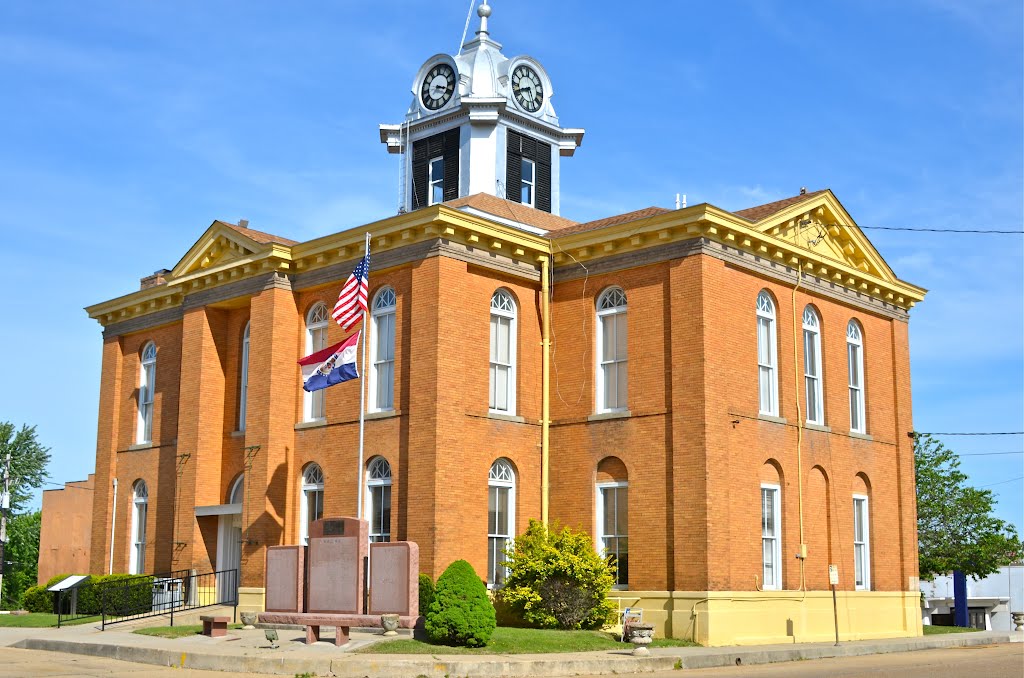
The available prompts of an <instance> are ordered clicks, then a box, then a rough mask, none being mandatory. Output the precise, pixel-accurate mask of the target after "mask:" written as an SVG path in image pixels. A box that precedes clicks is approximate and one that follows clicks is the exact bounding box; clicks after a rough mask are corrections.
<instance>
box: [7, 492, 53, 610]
mask: <svg viewBox="0 0 1024 678" xmlns="http://www.w3.org/2000/svg"><path fill="white" fill-rule="evenodd" d="M42 519H43V514H42V512H41V511H32V512H30V513H22V514H21V515H17V516H14V517H13V518H11V519H10V521H9V522H8V523H7V546H6V548H5V549H4V560H5V561H6V562H7V563H9V564H8V565H5V567H4V583H3V592H2V594H0V598H2V600H3V604H4V607H6V608H11V609H13V608H15V607H17V606H18V605H19V603H20V601H21V595H22V594H23V593H24V592H25V590H26V589H27V588H28V587H30V586H33V585H35V583H36V578H37V577H38V573H39V527H40V525H41V524H42Z"/></svg>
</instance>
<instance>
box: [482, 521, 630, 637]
mask: <svg viewBox="0 0 1024 678" xmlns="http://www.w3.org/2000/svg"><path fill="white" fill-rule="evenodd" d="M505 555H506V557H507V560H506V561H505V565H506V567H507V568H508V576H507V577H506V578H505V586H504V587H503V588H502V589H501V592H500V596H501V599H502V601H503V602H505V603H507V604H508V605H509V607H511V608H512V610H513V611H515V612H516V614H518V615H520V616H521V617H522V619H523V621H525V622H527V623H528V624H532V625H534V626H539V627H542V628H563V629H580V628H583V629H593V628H600V627H602V626H604V625H605V624H608V623H609V622H610V621H611V620H612V618H613V617H614V615H615V607H614V606H613V605H612V603H611V602H609V601H608V593H609V591H611V588H612V584H613V583H614V581H615V578H614V577H613V576H612V575H613V566H612V565H609V563H608V562H606V561H605V560H603V559H602V558H601V557H600V556H599V555H598V554H597V552H596V551H595V550H594V542H593V540H592V539H591V537H590V535H588V534H587V533H586V532H573V531H572V530H570V529H569V528H563V529H562V530H552V531H548V529H547V528H546V527H545V526H544V524H543V523H541V522H539V521H536V520H531V521H530V527H529V528H528V529H527V530H526V532H524V533H523V534H521V535H520V536H518V537H516V539H515V541H514V542H513V543H512V545H511V546H510V547H509V548H508V549H507V550H506V553H505Z"/></svg>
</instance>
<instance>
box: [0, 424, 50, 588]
mask: <svg viewBox="0 0 1024 678" xmlns="http://www.w3.org/2000/svg"><path fill="white" fill-rule="evenodd" d="M7 455H10V457H11V475H10V492H11V494H10V510H9V512H8V518H9V519H8V522H7V541H6V544H5V545H4V547H5V548H4V552H3V561H5V562H4V563H3V564H2V565H0V567H3V574H4V578H3V589H2V590H0V601H2V602H3V604H4V605H7V606H12V605H17V604H18V602H19V598H20V597H21V594H22V592H24V590H25V589H26V588H27V587H29V586H31V585H32V584H34V583H35V579H36V568H37V567H38V562H39V526H40V523H41V519H42V514H41V513H40V512H39V511H35V512H32V513H26V512H25V508H26V505H27V504H28V501H29V499H31V498H32V491H33V490H35V489H38V488H39V487H41V486H42V484H43V482H45V481H46V475H47V474H46V465H47V464H49V463H50V448H48V447H43V446H42V445H41V444H40V443H39V441H38V440H37V439H36V427H35V426H25V425H24V424H23V425H22V427H21V429H20V430H15V428H14V424H12V423H10V422H7V421H4V422H0V472H2V470H3V464H4V462H5V461H6V459H7ZM0 477H2V476H0ZM0 489H2V488H0ZM7 563H11V564H10V565H8V564H7Z"/></svg>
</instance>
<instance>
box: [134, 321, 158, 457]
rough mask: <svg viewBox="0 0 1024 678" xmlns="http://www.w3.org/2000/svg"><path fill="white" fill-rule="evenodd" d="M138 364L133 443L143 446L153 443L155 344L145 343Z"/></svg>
mask: <svg viewBox="0 0 1024 678" xmlns="http://www.w3.org/2000/svg"><path fill="white" fill-rule="evenodd" d="M140 355H141V357H142V361H141V362H140V363H139V406H138V413H139V416H138V424H137V426H136V429H135V443H136V444H137V445H145V444H146V443H151V442H153V401H154V400H155V394H156V344H155V343H154V342H152V341H150V342H147V343H146V345H145V346H143V347H142V353H141V354H140Z"/></svg>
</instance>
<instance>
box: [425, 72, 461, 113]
mask: <svg viewBox="0 0 1024 678" xmlns="http://www.w3.org/2000/svg"><path fill="white" fill-rule="evenodd" d="M454 92H455V71H453V70H452V67H451V66H449V65H448V64H443V63H442V64H437V65H435V66H434V67H433V68H431V69H430V70H429V71H428V72H427V77H425V78H423V85H422V86H421V87H420V101H422V102H423V105H424V107H426V108H427V109H428V110H431V111H436V110H437V109H439V108H441V107H442V106H444V105H445V104H446V103H448V102H449V101H450V100H451V98H452V94H453V93H454Z"/></svg>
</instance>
